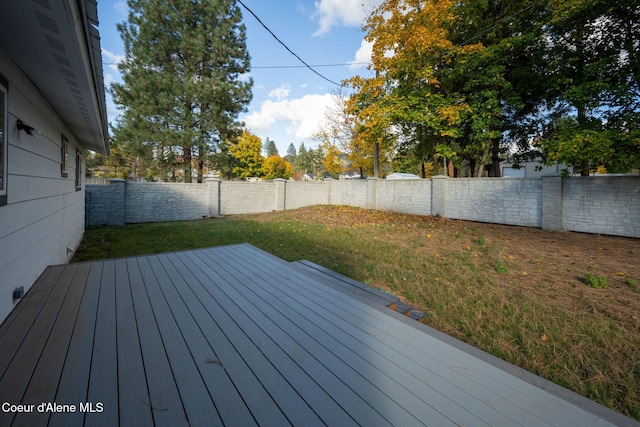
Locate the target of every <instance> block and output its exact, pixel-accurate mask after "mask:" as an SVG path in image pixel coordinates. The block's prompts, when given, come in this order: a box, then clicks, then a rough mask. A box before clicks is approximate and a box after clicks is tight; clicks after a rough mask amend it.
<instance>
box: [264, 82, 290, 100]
mask: <svg viewBox="0 0 640 427" xmlns="http://www.w3.org/2000/svg"><path fill="white" fill-rule="evenodd" d="M290 93H291V85H282V86H280V87H278V88H275V89H273V90H272V91H271V92H269V95H268V96H269V98H275V99H277V100H278V101H280V100H282V99H286V98H288V97H289V94H290Z"/></svg>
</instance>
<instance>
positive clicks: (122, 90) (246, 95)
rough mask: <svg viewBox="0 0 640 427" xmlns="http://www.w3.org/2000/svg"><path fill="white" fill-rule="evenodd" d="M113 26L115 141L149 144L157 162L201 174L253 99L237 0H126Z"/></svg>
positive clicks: (189, 176)
mask: <svg viewBox="0 0 640 427" xmlns="http://www.w3.org/2000/svg"><path fill="white" fill-rule="evenodd" d="M128 5H129V9H130V12H129V17H128V21H127V22H125V23H122V24H119V25H118V30H119V31H120V34H121V36H122V39H123V41H124V45H125V55H126V58H125V60H124V61H123V62H122V63H121V64H119V66H118V67H119V69H120V71H121V72H122V74H123V83H115V84H113V85H112V88H111V90H112V93H113V96H114V100H115V102H116V103H117V104H118V105H119V106H120V108H121V110H122V115H121V117H120V119H119V120H118V122H117V124H116V126H115V128H114V136H115V137H116V138H117V139H119V140H120V141H126V142H129V143H134V144H144V145H149V146H151V147H153V148H154V149H155V151H156V152H157V153H158V160H159V162H158V163H159V165H161V166H162V167H163V169H164V170H165V171H167V172H169V173H171V174H172V175H173V176H176V175H177V174H176V170H175V169H173V170H172V168H174V167H175V168H176V169H177V168H179V169H181V170H182V171H183V173H184V180H185V182H191V180H192V169H194V168H195V169H196V170H197V171H198V180H199V181H201V180H202V173H203V169H204V166H205V163H206V161H207V160H208V156H209V154H210V153H215V152H216V151H217V149H218V148H219V145H220V144H222V143H223V141H226V140H230V139H233V137H234V136H236V135H237V134H238V133H239V130H240V123H239V122H238V120H237V118H238V115H239V113H240V112H242V111H243V110H244V109H245V107H246V105H247V104H248V103H249V101H250V100H251V86H252V80H250V79H245V78H244V75H245V74H246V73H247V72H248V71H249V55H248V53H247V50H246V45H245V38H246V35H245V27H244V25H243V24H242V22H241V21H242V14H241V11H240V9H239V7H238V6H237V4H236V1H235V0H198V1H194V0H170V1H165V2H159V1H155V0H128Z"/></svg>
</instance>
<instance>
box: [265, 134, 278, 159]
mask: <svg viewBox="0 0 640 427" xmlns="http://www.w3.org/2000/svg"><path fill="white" fill-rule="evenodd" d="M264 152H265V153H266V155H267V158H269V157H272V156H279V155H280V154H279V153H278V148H277V147H276V143H275V142H273V141H272V140H271V139H269V137H267V139H265V140H264Z"/></svg>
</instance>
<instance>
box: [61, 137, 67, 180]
mask: <svg viewBox="0 0 640 427" xmlns="http://www.w3.org/2000/svg"><path fill="white" fill-rule="evenodd" d="M60 150H61V151H60V158H61V160H60V170H61V175H62V177H63V178H66V177H67V176H68V175H69V140H68V139H67V137H66V136H64V135H62V147H61V148H60Z"/></svg>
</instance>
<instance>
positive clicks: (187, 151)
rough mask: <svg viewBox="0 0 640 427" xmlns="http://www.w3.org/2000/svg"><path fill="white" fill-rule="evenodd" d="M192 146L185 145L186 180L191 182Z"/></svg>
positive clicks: (183, 159) (184, 164)
mask: <svg viewBox="0 0 640 427" xmlns="http://www.w3.org/2000/svg"><path fill="white" fill-rule="evenodd" d="M191 159H192V156H191V147H183V157H182V162H183V166H184V182H186V183H189V184H191Z"/></svg>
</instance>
